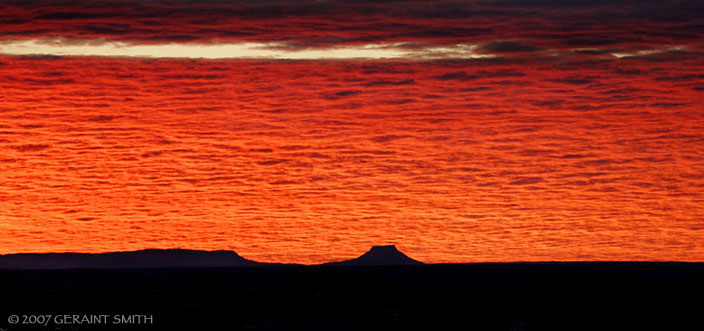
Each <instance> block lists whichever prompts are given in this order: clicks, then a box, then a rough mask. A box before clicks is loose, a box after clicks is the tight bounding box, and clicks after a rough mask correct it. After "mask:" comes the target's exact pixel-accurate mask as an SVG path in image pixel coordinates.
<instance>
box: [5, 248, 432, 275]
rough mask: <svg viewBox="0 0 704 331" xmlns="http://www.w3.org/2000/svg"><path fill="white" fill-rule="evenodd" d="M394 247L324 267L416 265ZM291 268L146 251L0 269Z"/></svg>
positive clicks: (46, 256)
mask: <svg viewBox="0 0 704 331" xmlns="http://www.w3.org/2000/svg"><path fill="white" fill-rule="evenodd" d="M418 264H422V263H421V262H419V261H416V260H413V259H411V258H409V257H408V256H406V255H405V254H403V253H401V252H400V251H399V250H398V249H396V247H395V246H374V247H372V248H371V249H370V250H369V251H368V252H367V253H365V254H363V255H362V256H360V257H358V258H355V259H352V260H348V261H341V262H331V263H325V264H324V265H341V266H364V265H369V266H379V265H389V266H392V265H418ZM282 265H291V264H281V263H263V262H257V261H252V260H248V259H245V258H243V257H241V256H240V255H239V254H237V253H236V252H234V251H224V250H220V251H200V250H188V249H145V250H139V251H132V252H111V253H97V254H92V253H20V254H6V255H0V269H28V270H37V269H146V268H211V267H260V266H282Z"/></svg>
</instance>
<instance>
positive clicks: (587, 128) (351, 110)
mask: <svg viewBox="0 0 704 331" xmlns="http://www.w3.org/2000/svg"><path fill="white" fill-rule="evenodd" d="M566 3H567V2H565V1H530V0H513V1H474V2H466V1H462V2H452V1H447V2H426V1H414V2H403V5H402V4H401V3H398V2H393V1H389V2H382V3H381V4H379V3H376V2H359V1H354V2H352V1H350V2H347V1H317V2H291V3H288V2H286V3H284V2H278V1H250V2H231V1H227V2H226V1H207V2H195V1H175V2H174V1H170V2H165V1H149V2H131V1H118V2H90V3H86V2H80V1H78V2H77V1H64V2H62V1H46V2H43V3H42V5H41V6H36V5H34V6H30V5H28V4H26V2H22V1H6V2H3V3H2V4H0V54H4V55H0V93H1V94H0V234H1V235H0V253H14V252H42V251H89V252H98V251H116V250H133V249H141V248H153V247H159V248H169V247H181V248H194V249H234V250H236V251H237V252H238V253H240V254H242V255H243V256H245V257H247V258H252V259H255V260H259V261H281V262H300V263H318V262H324V261H330V260H336V259H345V258H350V257H354V256H357V255H359V254H360V253H361V252H364V251H366V250H367V249H368V247H369V246H371V245H381V244H396V245H398V246H399V247H400V248H401V249H402V250H403V251H404V252H406V253H408V254H409V255H410V256H413V257H414V258H417V259H419V260H422V261H425V262H476V261H535V260H551V261H565V260H682V261H704V246H702V245H703V244H702V243H704V223H702V218H701V217H702V215H704V175H703V174H704V134H703V132H704V95H703V93H704V85H702V81H704V57H703V56H702V42H701V40H704V39H702V34H703V33H704V29H703V28H702V27H704V24H703V22H702V20H701V17H702V15H699V14H700V13H701V12H702V5H701V3H700V2H695V1H691V2H690V1H678V2H676V3H669V4H661V1H639V2H630V1H621V2H616V3H614V2H612V1H610V2H606V1H571V2H569V4H566ZM111 45H112V46H111ZM222 45H230V46H232V45H240V46H242V45H250V46H251V49H249V50H250V51H251V50H256V51H260V52H271V53H262V54H263V55H262V56H251V57H254V58H256V59H253V58H249V59H246V58H248V57H250V56H232V57H235V58H236V59H204V57H208V56H201V55H202V54H203V53H202V52H201V53H199V52H195V53H193V54H191V53H189V54H188V55H189V56H176V57H178V58H170V57H173V56H160V55H159V54H160V53H153V54H131V55H130V54H125V53H124V52H125V51H126V49H127V48H130V47H137V48H139V47H142V48H141V49H142V50H144V49H154V48H153V47H156V48H157V49H159V47H180V48H179V49H181V50H183V49H191V50H194V49H200V51H202V50H203V48H202V47H205V48H207V47H218V46H222ZM365 45H366V46H365ZM368 45H376V46H374V47H375V48H373V49H372V50H373V51H379V52H396V53H386V54H396V55H398V54H401V55H400V56H360V57H361V58H364V59H360V58H359V57H358V56H351V57H352V58H356V59H349V58H348V59H340V58H335V57H334V56H329V55H330V54H334V53H326V52H330V51H334V50H337V51H339V50H341V49H342V50H354V49H357V50H359V49H365V47H367V48H369V47H370V46H368ZM19 46H25V49H27V48H26V47H44V51H41V52H39V51H29V52H24V53H22V52H18V51H16V50H17V49H19V48H22V47H19ZM107 46H110V47H113V48H120V47H117V46H121V47H122V50H121V51H123V53H113V54H96V53H93V54H86V53H81V52H76V53H61V52H62V51H64V52H65V51H67V50H70V49H74V50H76V49H82V50H85V49H86V48H90V47H92V49H93V50H94V51H95V52H97V50H100V49H106V48H105V47H107ZM13 47H15V48H14V50H15V51H12V50H13ZM17 47H19V48H17ZM199 47H201V48H199ZM161 50H162V52H163V53H166V54H167V55H174V54H173V53H174V52H177V51H176V50H174V49H170V50H167V51H163V50H164V49H163V48H162V49H161ZM367 50H369V49H367ZM310 52H312V53H310ZM321 52H322V54H324V55H325V54H327V55H326V56H318V57H315V56H307V57H299V58H298V60H281V59H294V58H295V57H293V55H295V54H299V55H300V54H321ZM463 52H464V53H463ZM10 54H14V55H10ZM272 54H280V55H281V56H278V55H277V56H274V55H272ZM291 54H293V55H291ZM407 54H412V55H413V54H415V55H413V56H407ZM461 54H471V55H476V56H464V57H462V56H459V55H461ZM58 55H71V56H58ZM86 55H90V56H86ZM191 55H192V56H191ZM122 56H136V57H128V58H126V57H122ZM139 56H150V57H153V58H143V57H139ZM228 57H230V56H228ZM342 58H345V56H343V57H342Z"/></svg>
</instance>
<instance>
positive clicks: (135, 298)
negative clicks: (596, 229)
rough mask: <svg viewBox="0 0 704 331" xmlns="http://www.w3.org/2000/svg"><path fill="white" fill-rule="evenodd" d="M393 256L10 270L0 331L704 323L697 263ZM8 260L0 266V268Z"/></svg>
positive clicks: (390, 251) (674, 326) (701, 268)
mask: <svg viewBox="0 0 704 331" xmlns="http://www.w3.org/2000/svg"><path fill="white" fill-rule="evenodd" d="M396 252H398V251H395V248H391V247H387V248H380V249H376V251H375V250H374V249H372V251H370V252H369V253H367V254H365V256H367V258H365V256H362V257H360V258H358V259H355V260H351V261H356V262H354V263H351V264H350V263H341V264H330V265H320V266H296V265H261V266H256V267H247V266H244V267H191V268H144V267H141V268H129V269H119V268H113V269H105V268H84V269H55V270H19V269H10V268H8V266H7V265H6V266H4V267H3V268H7V269H5V270H0V293H1V296H0V299H1V300H0V329H2V330H240V329H241V330H368V329H382V330H399V329H426V330H605V329H612V330H636V329H645V328H647V329H660V330H691V329H700V328H701V327H702V325H704V322H703V320H702V317H701V316H702V315H701V313H702V308H704V264H701V263H636V262H630V263H627V262H613V263H506V264H502V263H482V264H432V265H428V264H425V265H423V264H419V263H418V264H417V262H416V261H413V260H411V261H410V262H409V261H408V260H406V259H407V257H406V258H405V259H404V257H405V255H403V254H402V253H400V252H399V253H398V254H397V253H396ZM153 253H154V252H153V251H151V254H153ZM370 254H371V256H370ZM7 257H8V256H2V257H0V265H1V264H2V261H6V260H7ZM25 257H26V256H25ZM33 258H36V257H33ZM387 258H391V260H388V259H387ZM396 258H398V259H397V260H396ZM385 262H386V263H388V264H390V265H384V264H385ZM397 262H398V263H397ZM365 263H368V265H365ZM401 264H404V265H401ZM101 316H104V317H101ZM14 318H16V319H14Z"/></svg>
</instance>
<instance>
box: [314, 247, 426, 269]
mask: <svg viewBox="0 0 704 331" xmlns="http://www.w3.org/2000/svg"><path fill="white" fill-rule="evenodd" d="M326 264H327V265H345V266H365V265H368V266H381V265H420V264H423V263H422V262H420V261H416V260H414V259H412V258H410V257H408V256H406V254H403V253H401V251H399V250H398V249H397V248H396V246H393V245H390V246H373V247H372V248H371V249H370V250H369V251H368V252H366V253H364V254H363V255H362V256H360V257H358V258H356V259H352V260H347V261H342V262H332V263H326Z"/></svg>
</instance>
